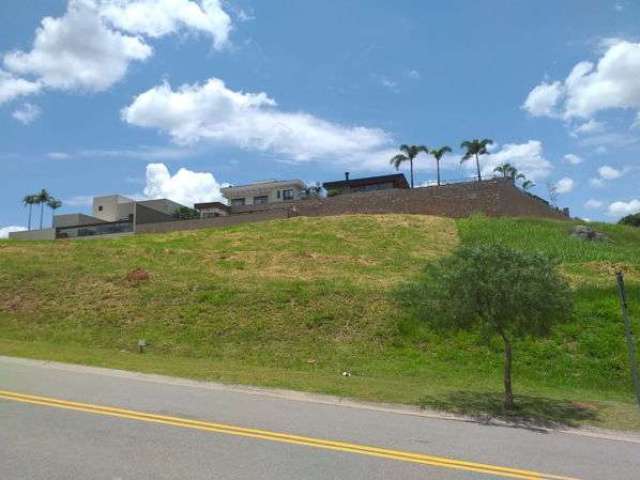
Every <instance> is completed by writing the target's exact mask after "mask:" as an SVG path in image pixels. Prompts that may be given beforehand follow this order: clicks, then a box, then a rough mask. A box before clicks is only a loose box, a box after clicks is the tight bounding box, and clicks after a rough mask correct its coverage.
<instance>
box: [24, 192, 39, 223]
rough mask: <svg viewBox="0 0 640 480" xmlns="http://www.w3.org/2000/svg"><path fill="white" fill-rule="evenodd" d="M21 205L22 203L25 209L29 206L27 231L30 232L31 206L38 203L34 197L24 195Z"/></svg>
mask: <svg viewBox="0 0 640 480" xmlns="http://www.w3.org/2000/svg"><path fill="white" fill-rule="evenodd" d="M22 203H24V206H25V207H26V206H27V205H28V206H29V223H28V228H29V230H31V211H32V210H33V204H34V203H38V202H37V200H36V195H25V196H24V198H23V199H22Z"/></svg>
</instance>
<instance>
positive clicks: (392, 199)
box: [136, 179, 567, 233]
mask: <svg viewBox="0 0 640 480" xmlns="http://www.w3.org/2000/svg"><path fill="white" fill-rule="evenodd" d="M248 207H252V206H251V205H246V206H243V207H240V208H236V207H232V210H231V213H232V215H230V216H228V217H214V218H203V219H195V220H181V221H175V222H164V223H151V224H146V225H137V226H136V233H160V232H172V231H176V230H194V229H198V228H213V227H226V226H230V225H238V224H241V223H250V222H261V221H266V220H274V219H276V218H287V217H293V216H308V217H321V216H329V215H348V214H357V213H360V214H381V213H410V214H420V215H436V216H441V217H453V218H459V217H468V216H469V215H473V214H474V213H483V214H485V215H487V216H491V217H501V216H502V217H542V218H553V219H565V220H566V219H567V216H566V215H565V214H564V213H562V212H560V211H558V210H557V209H555V208H553V207H551V206H550V205H549V204H548V203H547V202H545V201H544V200H542V199H541V198H539V197H536V196H535V195H531V194H529V193H526V192H523V191H522V190H520V189H519V188H516V187H515V186H514V185H513V182H512V181H510V180H508V179H491V180H485V181H482V182H467V183H456V184H451V185H442V186H440V187H437V186H434V187H421V188H415V189H413V190H404V189H394V190H379V191H373V192H359V193H351V194H343V195H337V196H335V197H330V198H316V199H307V200H303V201H297V202H282V203H271V204H266V205H255V206H254V209H253V210H251V209H250V208H248Z"/></svg>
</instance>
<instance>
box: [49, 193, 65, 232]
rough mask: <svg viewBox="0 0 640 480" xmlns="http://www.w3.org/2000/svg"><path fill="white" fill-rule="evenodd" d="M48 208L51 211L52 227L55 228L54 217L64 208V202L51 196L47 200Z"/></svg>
mask: <svg viewBox="0 0 640 480" xmlns="http://www.w3.org/2000/svg"><path fill="white" fill-rule="evenodd" d="M47 207H49V208H50V209H51V227H53V217H54V215H55V213H56V210H57V209H59V208H60V207H62V202H61V201H60V200H58V199H57V198H54V197H52V196H49V200H47Z"/></svg>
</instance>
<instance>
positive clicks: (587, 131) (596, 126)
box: [571, 118, 604, 137]
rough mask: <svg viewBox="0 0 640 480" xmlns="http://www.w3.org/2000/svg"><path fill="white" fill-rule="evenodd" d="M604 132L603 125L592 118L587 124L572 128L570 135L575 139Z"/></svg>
mask: <svg viewBox="0 0 640 480" xmlns="http://www.w3.org/2000/svg"><path fill="white" fill-rule="evenodd" d="M603 131H604V123H602V122H598V121H597V120H594V119H593V118H592V119H591V120H589V121H587V122H584V123H582V124H580V125H578V126H577V127H575V128H573V130H572V131H571V135H572V136H574V137H577V136H579V135H592V134H594V133H601V132H603Z"/></svg>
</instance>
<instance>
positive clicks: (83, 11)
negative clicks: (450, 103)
mask: <svg viewBox="0 0 640 480" xmlns="http://www.w3.org/2000/svg"><path fill="white" fill-rule="evenodd" d="M231 27H232V26H231V19H230V17H229V15H228V14H227V13H226V12H225V11H224V9H223V8H222V5H221V3H220V0H198V1H196V0H68V4H67V10H66V12H65V13H64V14H63V15H62V16H61V17H56V18H54V17H45V18H43V19H42V22H41V25H40V27H39V28H38V29H37V30H36V32H35V38H34V41H33V45H32V47H31V49H30V50H29V51H21V50H15V51H12V52H8V53H5V54H4V55H3V64H4V70H0V104H2V103H3V102H7V101H9V100H12V99H14V98H16V97H18V96H21V95H30V94H34V93H37V92H39V91H41V90H42V89H55V90H65V91H75V90H79V91H83V92H101V91H104V90H107V89H108V88H110V87H111V86H112V85H114V84H116V83H117V82H119V81H120V80H122V79H123V78H124V77H125V75H126V74H127V71H128V69H129V67H130V65H131V64H132V63H134V62H142V61H144V60H146V59H148V58H149V57H151V55H152V54H153V49H152V47H151V46H150V45H149V43H148V39H150V38H157V37H162V36H164V35H169V34H172V33H176V32H179V31H195V32H204V33H205V34H207V35H210V36H211V37H212V39H213V44H214V47H215V48H217V49H220V48H222V47H223V46H225V45H226V44H227V43H228V37H229V32H230V30H231Z"/></svg>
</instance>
